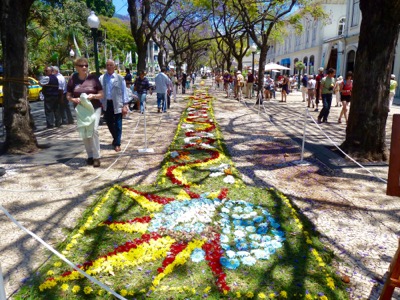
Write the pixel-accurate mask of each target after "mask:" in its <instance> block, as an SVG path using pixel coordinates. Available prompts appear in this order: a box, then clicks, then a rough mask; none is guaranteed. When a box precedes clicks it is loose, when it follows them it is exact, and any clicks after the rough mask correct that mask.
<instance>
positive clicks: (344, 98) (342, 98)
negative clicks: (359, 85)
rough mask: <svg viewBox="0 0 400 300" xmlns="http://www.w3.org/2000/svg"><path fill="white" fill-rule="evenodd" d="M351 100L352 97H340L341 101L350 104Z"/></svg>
mask: <svg viewBox="0 0 400 300" xmlns="http://www.w3.org/2000/svg"><path fill="white" fill-rule="evenodd" d="M350 100H351V95H341V96H340V101H342V102H343V101H346V102H350Z"/></svg>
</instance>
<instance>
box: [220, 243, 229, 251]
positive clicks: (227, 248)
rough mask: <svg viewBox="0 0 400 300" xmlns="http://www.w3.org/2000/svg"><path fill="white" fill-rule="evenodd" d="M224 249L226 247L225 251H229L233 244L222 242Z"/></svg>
mask: <svg viewBox="0 0 400 300" xmlns="http://www.w3.org/2000/svg"><path fill="white" fill-rule="evenodd" d="M221 247H222V249H224V250H225V251H228V250H230V249H231V246H229V245H228V244H221Z"/></svg>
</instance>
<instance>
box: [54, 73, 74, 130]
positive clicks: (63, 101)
mask: <svg viewBox="0 0 400 300" xmlns="http://www.w3.org/2000/svg"><path fill="white" fill-rule="evenodd" d="M53 74H54V75H56V77H57V79H58V89H59V93H60V99H59V109H60V115H61V120H62V125H67V124H74V118H73V117H72V113H71V108H70V107H69V101H68V100H67V82H66V81H65V77H64V76H63V75H62V74H61V73H60V70H59V69H58V67H57V66H53Z"/></svg>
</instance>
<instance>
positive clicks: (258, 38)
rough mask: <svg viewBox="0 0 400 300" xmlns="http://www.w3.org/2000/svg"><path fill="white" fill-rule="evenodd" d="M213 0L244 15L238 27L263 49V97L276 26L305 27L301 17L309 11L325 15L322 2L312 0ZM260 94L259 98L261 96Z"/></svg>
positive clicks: (260, 74)
mask: <svg viewBox="0 0 400 300" xmlns="http://www.w3.org/2000/svg"><path fill="white" fill-rule="evenodd" d="M212 2H213V7H224V6H225V7H228V8H229V11H230V12H231V14H232V15H238V16H240V18H238V19H237V23H238V25H237V26H236V27H237V28H244V30H245V31H246V32H247V34H248V35H249V36H250V38H251V40H252V41H253V42H254V43H255V44H256V45H257V48H258V49H259V50H260V61H259V68H258V92H257V94H258V95H259V96H261V97H262V94H263V93H262V88H263V80H264V68H265V64H266V57H267V53H268V50H269V48H270V37H271V36H273V35H274V30H276V28H277V27H279V26H282V24H285V23H286V24H290V25H293V26H294V27H295V28H297V29H298V30H301V26H300V20H301V17H302V16H303V15H305V14H309V15H311V16H312V17H314V18H318V17H324V16H325V14H324V13H323V11H322V9H321V7H320V5H318V4H316V3H315V1H311V0H280V1H259V0H224V1H216V0H212ZM295 9H296V12H295V13H294V10H295ZM257 98H258V99H259V97H257Z"/></svg>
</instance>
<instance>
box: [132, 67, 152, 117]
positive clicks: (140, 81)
mask: <svg viewBox="0 0 400 300" xmlns="http://www.w3.org/2000/svg"><path fill="white" fill-rule="evenodd" d="M145 76H146V73H145V71H144V70H141V71H140V72H139V76H138V77H136V79H135V82H134V83H133V86H134V90H135V91H136V92H137V94H138V97H139V101H140V113H142V114H143V113H144V111H145V106H146V97H147V93H148V91H149V90H150V83H149V80H148V79H147V77H145Z"/></svg>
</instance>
